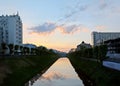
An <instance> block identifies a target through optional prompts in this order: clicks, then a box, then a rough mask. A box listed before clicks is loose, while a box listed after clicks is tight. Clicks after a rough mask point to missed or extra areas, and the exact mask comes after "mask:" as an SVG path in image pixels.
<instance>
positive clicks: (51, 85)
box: [32, 58, 84, 86]
mask: <svg viewBox="0 0 120 86" xmlns="http://www.w3.org/2000/svg"><path fill="white" fill-rule="evenodd" d="M32 86H84V85H83V83H82V81H81V80H80V79H79V77H78V76H77V74H76V72H75V71H74V68H73V67H72V66H71V64H70V62H69V60H68V59H67V58H60V59H59V60H58V61H56V62H55V63H54V64H53V65H52V66H51V67H50V68H49V69H48V71H47V72H46V73H44V74H43V75H42V76H41V77H40V78H39V79H38V80H37V81H35V83H34V84H33V85H32Z"/></svg>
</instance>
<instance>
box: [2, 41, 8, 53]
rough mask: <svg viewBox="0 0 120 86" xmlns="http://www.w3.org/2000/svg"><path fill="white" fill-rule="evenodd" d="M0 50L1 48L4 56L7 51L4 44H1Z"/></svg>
mask: <svg viewBox="0 0 120 86" xmlns="http://www.w3.org/2000/svg"><path fill="white" fill-rule="evenodd" d="M1 48H2V54H3V55H4V54H5V51H6V50H7V49H8V48H7V44H6V43H1Z"/></svg>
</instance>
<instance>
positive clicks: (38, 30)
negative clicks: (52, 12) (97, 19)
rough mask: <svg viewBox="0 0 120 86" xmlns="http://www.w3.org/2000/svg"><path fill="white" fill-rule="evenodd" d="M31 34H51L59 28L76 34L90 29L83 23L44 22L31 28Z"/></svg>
mask: <svg viewBox="0 0 120 86" xmlns="http://www.w3.org/2000/svg"><path fill="white" fill-rule="evenodd" d="M29 30H30V34H38V35H49V34H51V33H53V32H55V30H59V31H60V32H61V33H62V34H68V35H69V34H75V33H78V32H89V29H88V28H87V27H86V26H84V25H82V24H78V25H77V24H71V25H68V24H62V25H57V24H56V23H44V24H42V25H39V26H36V27H33V28H30V29H29Z"/></svg>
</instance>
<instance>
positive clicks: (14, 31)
mask: <svg viewBox="0 0 120 86" xmlns="http://www.w3.org/2000/svg"><path fill="white" fill-rule="evenodd" d="M1 43H6V44H14V45H21V44H22V21H21V19H20V16H19V15H18V13H17V14H16V15H9V16H8V15H6V16H4V15H2V16H0V44H1Z"/></svg>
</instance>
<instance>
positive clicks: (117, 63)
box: [103, 58, 120, 71]
mask: <svg viewBox="0 0 120 86" xmlns="http://www.w3.org/2000/svg"><path fill="white" fill-rule="evenodd" d="M103 66H105V67H108V68H112V69H115V70H118V71H120V58H108V59H106V60H104V61H103Z"/></svg>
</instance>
